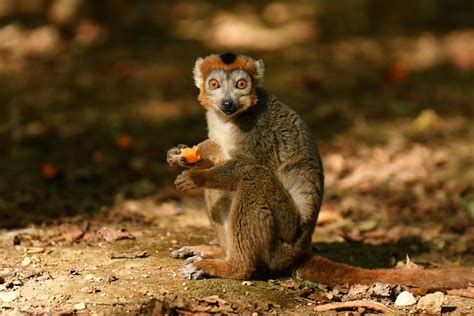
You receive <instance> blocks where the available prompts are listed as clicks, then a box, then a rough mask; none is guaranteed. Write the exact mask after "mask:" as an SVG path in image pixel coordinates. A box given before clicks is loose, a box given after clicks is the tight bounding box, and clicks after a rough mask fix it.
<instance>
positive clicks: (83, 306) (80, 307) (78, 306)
mask: <svg viewBox="0 0 474 316" xmlns="http://www.w3.org/2000/svg"><path fill="white" fill-rule="evenodd" d="M86 308H87V306H86V304H85V303H84V302H81V303H77V304H75V305H74V310H76V311H82V310H85V309H86Z"/></svg>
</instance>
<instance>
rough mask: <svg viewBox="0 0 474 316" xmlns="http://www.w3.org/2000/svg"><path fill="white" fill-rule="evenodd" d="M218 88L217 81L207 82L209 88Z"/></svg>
mask: <svg viewBox="0 0 474 316" xmlns="http://www.w3.org/2000/svg"><path fill="white" fill-rule="evenodd" d="M219 87H220V84H219V81H217V80H216V79H211V80H209V88H211V89H217V88H219Z"/></svg>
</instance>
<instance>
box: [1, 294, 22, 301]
mask: <svg viewBox="0 0 474 316" xmlns="http://www.w3.org/2000/svg"><path fill="white" fill-rule="evenodd" d="M17 298H18V293H17V292H3V293H0V302H3V303H10V302H13V301H14V300H16V299H17Z"/></svg>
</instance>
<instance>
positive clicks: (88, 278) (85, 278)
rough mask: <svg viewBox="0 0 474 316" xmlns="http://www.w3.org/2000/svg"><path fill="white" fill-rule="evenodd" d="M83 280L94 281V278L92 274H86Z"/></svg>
mask: <svg viewBox="0 0 474 316" xmlns="http://www.w3.org/2000/svg"><path fill="white" fill-rule="evenodd" d="M84 280H86V281H93V280H95V276H94V275H93V274H88V275H86V276H85V277H84Z"/></svg>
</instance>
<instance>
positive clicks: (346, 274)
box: [296, 256, 474, 289]
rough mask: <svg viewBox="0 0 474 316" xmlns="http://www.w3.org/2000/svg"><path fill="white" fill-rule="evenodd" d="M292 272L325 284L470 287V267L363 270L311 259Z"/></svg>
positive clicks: (472, 274)
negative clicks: (377, 283) (378, 283)
mask: <svg viewBox="0 0 474 316" xmlns="http://www.w3.org/2000/svg"><path fill="white" fill-rule="evenodd" d="M296 273H297V275H298V277H301V278H303V279H305V280H310V281H314V282H319V283H323V284H329V285H342V284H373V283H375V282H380V283H388V284H400V285H407V286H413V287H418V288H423V289H448V288H463V287H467V286H468V285H469V284H470V283H471V284H474V268H441V269H426V270H422V269H414V270H407V269H363V268H358V267H353V266H350V265H347V264H344V263H338V262H334V261H331V260H329V259H326V258H323V257H319V256H312V257H310V258H309V259H307V260H306V261H305V262H304V263H303V265H301V266H300V267H299V268H298V269H297V270H296Z"/></svg>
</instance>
